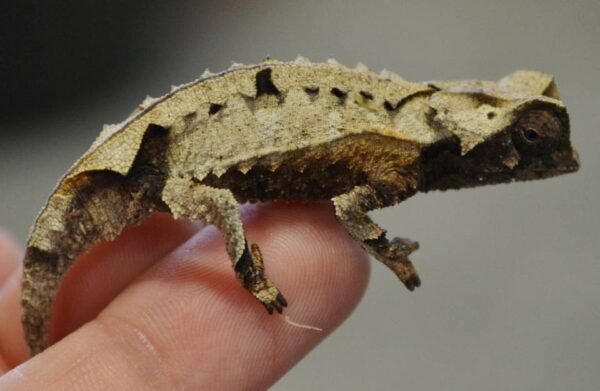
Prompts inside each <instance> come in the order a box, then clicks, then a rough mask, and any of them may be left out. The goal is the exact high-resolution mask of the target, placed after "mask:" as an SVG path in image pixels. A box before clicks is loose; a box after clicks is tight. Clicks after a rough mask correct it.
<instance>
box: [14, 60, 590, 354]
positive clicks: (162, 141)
mask: <svg viewBox="0 0 600 391" xmlns="http://www.w3.org/2000/svg"><path fill="white" fill-rule="evenodd" d="M577 167H578V161H577V157H576V154H575V152H574V151H573V149H572V148H571V145H570V142H569V127H568V119H567V116H566V110H565V107H564V104H563V103H562V102H561V101H560V100H559V95H558V90H557V89H556V85H555V84H554V81H553V79H552V77H550V76H549V75H546V74H543V73H539V72H532V71H518V72H515V73H513V74H511V75H508V76H507V77H505V78H503V79H501V80H499V81H497V82H491V81H449V82H427V83H415V82H409V81H406V80H404V79H402V78H401V77H400V76H398V75H396V74H394V73H392V72H388V71H384V72H382V73H380V74H377V73H374V72H372V71H370V70H369V69H367V68H366V67H365V66H364V65H359V66H357V67H356V68H355V69H349V68H346V67H344V66H342V65H340V64H338V63H337V62H335V61H330V62H327V63H325V64H316V63H311V62H309V61H307V60H306V59H303V58H299V59H298V60H296V61H294V62H289V63H283V62H278V61H275V60H267V61H266V62H264V63H261V64H257V65H248V66H244V65H240V64H236V65H235V66H234V67H232V68H231V69H229V70H227V71H225V72H222V73H219V74H210V73H206V74H204V75H203V77H202V78H200V79H198V80H196V81H193V82H191V83H188V84H185V85H182V86H179V87H175V88H174V89H173V90H172V91H171V92H170V93H168V94H166V95H164V96H162V97H160V98H158V99H153V98H147V99H146V100H144V102H143V103H142V104H141V105H140V106H139V107H138V108H137V109H136V110H135V111H134V112H133V113H132V114H131V116H130V117H129V118H127V119H125V120H124V121H123V122H121V123H119V124H114V125H106V126H105V127H104V128H103V130H102V132H101V133H100V135H99V136H98V138H97V139H96V141H95V142H94V143H93V144H92V145H91V147H90V149H89V150H88V151H87V152H86V153H85V154H84V155H83V156H82V157H81V158H80V159H79V160H78V161H77V162H75V164H74V165H73V167H72V168H71V169H70V170H69V171H68V172H67V173H66V174H65V176H64V177H63V178H62V179H61V180H60V181H59V183H58V185H57V186H56V188H55V190H54V191H53V192H52V194H51V195H50V197H49V199H48V202H47V204H46V205H45V207H44V208H43V210H42V211H41V213H40V215H39V216H38V218H37V220H36V222H35V223H34V226H33V228H32V231H31V235H30V237H29V240H28V243H27V250H26V254H25V260H24V271H23V289H22V303H23V310H24V315H23V326H24V329H25V336H26V339H27V342H28V344H29V347H30V350H31V352H32V354H37V353H39V352H41V351H42V350H44V349H45V348H46V347H48V346H49V345H50V344H52V343H53V342H54V341H52V340H51V339H50V337H49V332H48V331H49V326H50V323H51V321H52V319H51V314H52V311H51V310H52V306H53V303H54V300H55V298H56V295H57V292H58V290H59V288H60V284H61V281H62V280H63V277H64V276H65V273H66V272H67V271H68V270H69V268H70V267H71V265H73V263H74V262H75V261H76V260H77V258H78V257H79V256H81V255H82V254H83V253H85V252H86V251H87V250H88V249H89V248H90V247H92V246H93V245H94V244H96V243H98V242H100V241H110V240H113V239H114V238H115V237H117V235H119V234H120V233H121V232H122V231H123V229H124V228H126V227H127V226H130V225H134V224H138V223H140V222H141V221H142V220H143V219H145V218H146V217H148V216H149V215H150V214H151V213H153V212H168V213H171V214H172V215H173V216H174V217H175V218H187V219H198V220H203V221H204V222H205V223H208V224H215V225H216V226H217V227H218V228H219V229H220V230H221V231H222V232H223V233H224V235H223V236H224V238H225V245H226V250H227V253H228V255H229V258H230V260H231V262H232V266H233V271H232V275H235V276H236V278H237V279H238V280H239V282H240V284H241V285H242V286H243V287H244V288H245V289H246V290H247V291H248V292H249V294H251V295H252V296H254V297H255V298H256V300H257V303H260V304H262V305H263V306H264V308H265V309H266V310H267V311H268V312H269V313H273V312H275V311H277V312H281V311H283V310H284V308H285V307H286V306H288V303H289V305H290V306H291V305H294V300H295V299H296V298H294V297H291V298H290V297H284V295H285V292H281V291H280V290H279V288H278V287H277V285H276V284H275V282H274V280H272V279H271V277H270V276H269V275H268V273H267V270H266V269H268V266H267V265H268V262H269V260H268V259H264V260H263V256H262V253H261V251H260V248H259V246H258V245H257V244H254V243H248V241H247V240H246V236H245V233H244V228H243V224H242V220H241V217H240V214H239V211H238V208H237V206H238V203H243V202H257V201H272V200H290V201H296V200H306V201H310V200H331V201H332V202H333V205H334V210H335V216H336V218H337V220H338V221H339V222H340V224H342V226H344V228H345V229H346V231H347V232H348V234H349V235H350V236H351V237H352V238H353V239H354V240H356V241H357V242H358V243H359V244H360V245H361V246H362V247H363V248H364V249H365V251H367V252H368V253H369V254H371V255H373V257H374V258H375V259H377V260H378V261H381V262H382V263H383V264H385V265H386V266H387V267H389V269H390V270H391V271H392V272H393V273H394V274H395V275H396V276H397V277H398V278H399V279H400V281H401V282H402V283H403V284H404V285H405V286H406V287H407V288H408V289H409V290H414V289H415V288H416V287H418V286H419V285H420V284H421V279H420V277H419V276H418V274H417V272H416V270H415V268H414V266H413V264H412V263H411V261H410V260H409V254H410V253H411V252H413V251H415V250H416V249H417V248H418V244H417V243H416V242H414V241H411V240H409V239H406V238H388V237H387V234H386V231H385V230H384V229H382V228H381V227H379V226H378V225H377V224H376V223H375V222H373V221H372V220H371V219H370V218H369V216H368V215H367V213H368V212H369V211H371V210H374V209H379V208H383V207H386V206H391V205H394V204H397V203H399V202H401V201H403V200H405V199H407V198H409V197H411V196H413V195H414V194H416V193H417V192H420V191H429V190H445V189H451V188H453V189H457V188H462V187H470V186H479V185H485V184H492V183H499V182H511V181H513V180H521V179H535V178H543V177H546V176H552V175H558V174H562V173H566V172H570V171H574V170H575V169H576V168H577ZM275 280H276V276H275Z"/></svg>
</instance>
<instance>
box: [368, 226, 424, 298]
mask: <svg viewBox="0 0 600 391" xmlns="http://www.w3.org/2000/svg"><path fill="white" fill-rule="evenodd" d="M365 244H367V245H368V246H369V247H370V250H371V251H372V252H373V253H374V255H375V257H376V258H377V259H378V260H380V261H381V262H383V263H384V264H385V265H386V266H387V267H389V268H390V269H391V270H392V271H393V272H394V273H395V274H396V275H397V276H398V278H399V279H400V281H402V282H403V283H404V285H405V286H406V288H408V290H410V291H413V290H414V289H415V288H416V287H418V286H420V285H421V279H420V278H419V275H418V274H417V271H416V269H415V267H414V266H413V264H412V262H411V261H410V260H409V259H408V255H409V254H410V253H412V252H413V251H415V250H416V249H418V248H419V243H417V242H413V241H412V240H409V239H402V238H394V239H392V240H391V241H389V240H388V239H387V238H386V237H385V235H382V236H381V237H379V238H378V239H375V240H369V241H366V243H365Z"/></svg>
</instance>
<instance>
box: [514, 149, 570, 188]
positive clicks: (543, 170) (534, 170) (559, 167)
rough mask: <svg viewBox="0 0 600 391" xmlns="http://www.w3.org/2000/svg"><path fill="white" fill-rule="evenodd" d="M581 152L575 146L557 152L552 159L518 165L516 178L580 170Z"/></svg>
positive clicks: (521, 178)
mask: <svg viewBox="0 0 600 391" xmlns="http://www.w3.org/2000/svg"><path fill="white" fill-rule="evenodd" d="M579 167H580V163H579V154H578V153H577V151H576V150H575V149H573V148H569V150H568V151H567V152H566V153H565V152H561V153H555V154H553V155H552V156H551V158H550V159H546V160H539V161H536V162H533V163H531V164H529V165H527V166H524V167H517V168H516V173H515V179H517V180H520V181H523V180H533V179H543V178H549V177H554V176H559V175H563V174H569V173H572V172H576V171H577V170H579Z"/></svg>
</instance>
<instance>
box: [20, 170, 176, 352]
mask: <svg viewBox="0 0 600 391" xmlns="http://www.w3.org/2000/svg"><path fill="white" fill-rule="evenodd" d="M142 171H144V170H142ZM142 171H139V170H138V171H137V173H133V174H131V175H127V176H122V175H120V174H117V173H114V172H111V171H96V172H87V173H85V174H82V175H79V176H78V177H76V178H74V179H75V180H74V181H70V182H63V183H61V185H60V186H59V188H58V189H57V191H56V192H54V194H52V196H51V197H50V200H49V201H48V205H47V206H46V208H45V209H44V210H43V211H42V212H41V214H40V216H39V217H38V219H37V221H36V223H35V225H34V227H33V230H32V233H31V237H30V239H29V242H28V246H27V250H26V253H25V261H24V267H23V291H22V306H23V318H22V321H23V327H24V330H25V336H26V340H27V344H28V345H29V348H30V350H31V354H32V355H35V354H37V353H40V352H41V351H43V350H44V349H45V348H47V347H48V346H49V345H50V343H51V341H50V335H49V331H50V330H49V325H50V318H51V315H52V307H53V304H54V301H55V298H56V294H57V292H58V288H59V286H60V283H61V282H62V280H63V278H64V276H65V274H66V272H67V271H68V269H69V268H70V266H71V265H72V264H73V263H74V262H75V260H76V259H77V258H78V257H79V256H80V255H82V254H83V253H84V252H86V251H87V250H88V249H89V248H90V247H92V246H93V245H95V244H97V243H99V242H102V241H108V240H112V239H114V238H115V237H116V236H117V235H119V234H120V233H121V231H122V230H123V229H124V228H125V227H127V226H130V225H135V224H137V223H139V222H140V221H141V220H143V219H144V218H146V217H147V216H148V215H149V214H150V213H152V212H154V211H162V210H165V207H164V205H162V203H161V202H160V196H159V194H160V191H161V189H162V185H163V184H162V183H163V181H162V180H161V178H160V176H157V175H156V174H155V173H151V172H148V171H147V170H145V171H144V172H142Z"/></svg>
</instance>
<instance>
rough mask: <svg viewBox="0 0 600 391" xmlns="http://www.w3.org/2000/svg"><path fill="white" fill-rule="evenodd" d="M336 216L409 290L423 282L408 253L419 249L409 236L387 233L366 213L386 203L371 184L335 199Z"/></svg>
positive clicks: (355, 238)
mask: <svg viewBox="0 0 600 391" xmlns="http://www.w3.org/2000/svg"><path fill="white" fill-rule="evenodd" d="M332 201H333V204H334V205H335V215H336V217H337V219H338V221H339V222H340V223H342V225H343V226H344V228H346V231H347V232H348V233H349V234H350V236H351V237H352V238H353V239H354V240H356V241H357V242H358V243H360V245H361V246H362V247H363V248H364V249H365V250H366V251H367V252H368V253H369V254H371V255H373V256H374V257H375V258H376V259H377V260H378V261H380V262H382V263H383V264H384V265H386V266H387V267H389V268H390V269H391V270H392V271H393V272H394V273H395V274H396V275H397V276H398V278H400V280H401V281H402V282H403V283H404V285H406V287H407V288H408V289H409V290H411V291H412V290H414V289H415V287H418V286H420V285H421V280H420V279H419V275H418V274H417V271H416V270H415V267H414V266H413V264H412V262H411V261H410V260H409V259H408V255H409V254H410V253H412V252H413V251H415V250H416V249H417V248H419V244H418V243H417V242H413V241H411V240H409V239H402V238H394V239H392V240H391V241H390V240H388V239H387V238H386V236H385V230H384V229H383V228H381V227H380V226H378V225H377V224H376V223H374V222H373V220H371V218H370V217H369V216H368V215H367V212H369V211H371V210H374V209H379V208H382V207H384V206H386V205H384V203H383V202H381V201H380V199H379V198H378V197H377V192H376V191H375V190H374V189H372V188H371V187H370V186H357V187H355V188H354V189H352V190H351V191H349V192H348V193H345V194H341V195H339V196H337V197H334V198H333V199H332Z"/></svg>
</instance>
